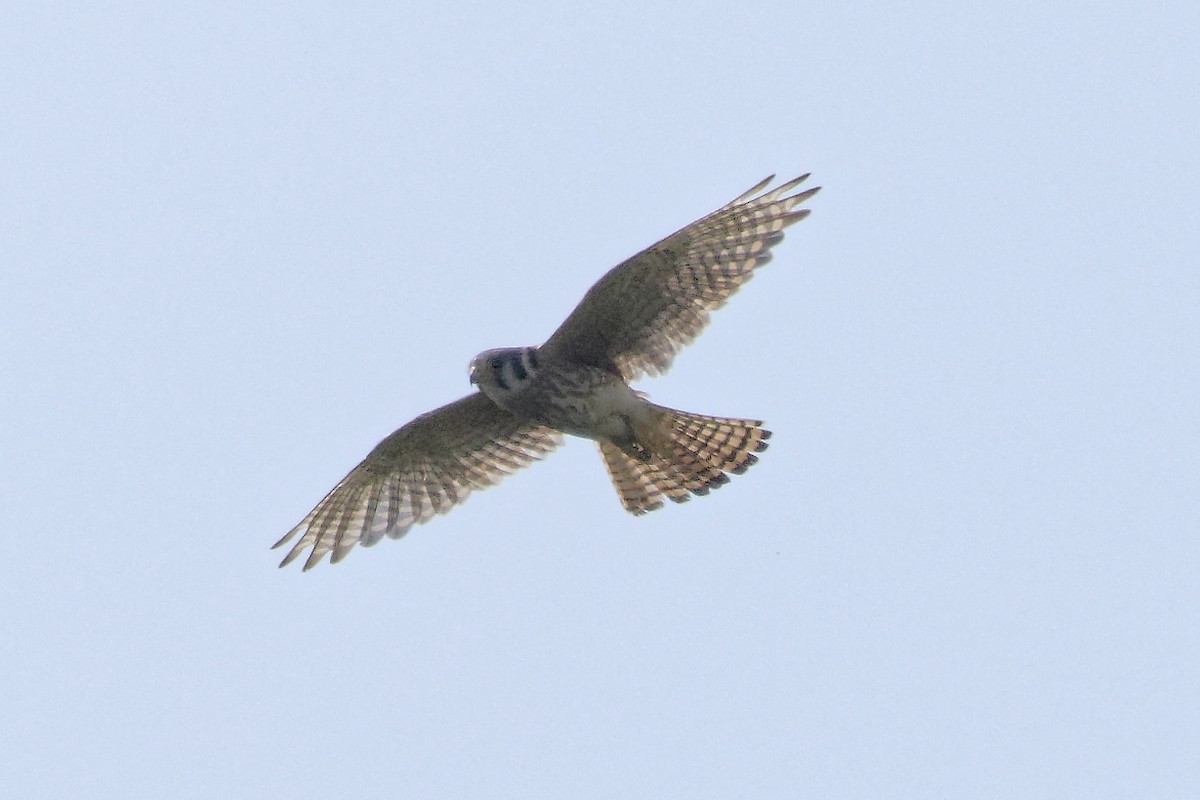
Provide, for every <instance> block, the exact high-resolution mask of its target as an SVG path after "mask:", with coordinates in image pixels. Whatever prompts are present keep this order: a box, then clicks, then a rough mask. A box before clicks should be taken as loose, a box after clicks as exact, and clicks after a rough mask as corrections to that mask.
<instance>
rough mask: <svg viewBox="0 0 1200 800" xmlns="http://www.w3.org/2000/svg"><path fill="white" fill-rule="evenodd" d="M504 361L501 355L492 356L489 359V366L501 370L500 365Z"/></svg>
mask: <svg viewBox="0 0 1200 800" xmlns="http://www.w3.org/2000/svg"><path fill="white" fill-rule="evenodd" d="M503 363H504V361H503V360H502V359H501V358H500V356H492V357H491V358H489V359H488V366H489V367H491V368H492V369H494V370H499V369H500V365H501V364H503Z"/></svg>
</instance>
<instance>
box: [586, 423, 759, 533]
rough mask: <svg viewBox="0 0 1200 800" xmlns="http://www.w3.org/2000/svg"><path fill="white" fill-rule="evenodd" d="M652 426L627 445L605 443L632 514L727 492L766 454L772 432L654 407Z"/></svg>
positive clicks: (603, 451)
mask: <svg viewBox="0 0 1200 800" xmlns="http://www.w3.org/2000/svg"><path fill="white" fill-rule="evenodd" d="M647 405H648V406H649V410H650V413H649V414H648V415H647V417H648V421H647V422H646V423H645V424H643V425H642V426H641V427H640V429H638V430H636V431H635V435H636V441H635V442H633V443H631V444H628V445H618V444H616V443H614V442H601V443H600V453H601V455H602V456H603V457H604V462H605V464H606V465H607V466H608V472H609V475H610V476H611V477H612V481H613V486H615V487H616V490H617V495H618V496H619V497H620V498H621V505H623V506H624V507H625V510H626V511H628V512H630V513H631V514H645V513H646V512H648V511H654V510H655V509H658V508H661V507H662V505H663V498H664V497H665V498H666V499H668V500H671V501H672V502H676V503H682V502H684V501H685V500H688V499H689V498H690V497H691V496H692V495H693V494H695V495H705V494H708V492H709V490H711V489H716V488H719V487H721V486H724V485H725V484H726V483H728V482H729V475H728V474H726V473H732V474H734V475H741V474H742V473H743V472H745V471H746V470H747V469H749V468H750V467H751V466H752V465H753V464H754V463H755V462H757V461H758V456H757V455H755V454H756V453H761V452H762V451H763V450H766V449H767V439H769V438H770V437H771V432H770V431H768V430H766V429H764V428H763V427H762V422H761V421H759V420H749V419H731V418H728V417H709V416H704V415H701V414H689V413H687V412H684V411H675V410H673V409H669V408H663V407H661V406H655V405H650V404H647Z"/></svg>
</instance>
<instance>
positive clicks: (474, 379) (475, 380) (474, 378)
mask: <svg viewBox="0 0 1200 800" xmlns="http://www.w3.org/2000/svg"><path fill="white" fill-rule="evenodd" d="M467 374H468V379H469V380H470V381H471V385H472V386H477V385H478V384H479V373H478V372H476V370H475V365H474V364H472V365H471V369H470V370H469V371H468V373H467Z"/></svg>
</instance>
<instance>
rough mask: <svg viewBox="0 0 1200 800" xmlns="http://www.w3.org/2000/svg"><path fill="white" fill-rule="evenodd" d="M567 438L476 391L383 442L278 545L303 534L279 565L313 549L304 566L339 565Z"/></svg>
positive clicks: (431, 515)
mask: <svg viewBox="0 0 1200 800" xmlns="http://www.w3.org/2000/svg"><path fill="white" fill-rule="evenodd" d="M561 443H562V437H561V435H560V434H559V433H558V432H557V431H554V430H551V429H550V428H546V427H543V426H541V425H538V424H536V423H532V422H528V421H523V420H521V419H519V418H517V417H515V416H513V415H512V414H509V413H508V412H507V411H504V410H503V409H501V408H499V407H498V406H497V405H496V404H495V403H493V402H492V401H491V400H489V399H488V398H487V397H486V396H485V395H483V394H482V393H478V392H477V393H475V394H472V395H468V396H467V397H464V398H462V399H461V400H456V401H454V402H453V403H450V404H449V405H445V406H442V407H441V408H439V409H436V410H435V411H430V412H429V413H428V414H422V415H421V416H419V417H417V418H416V419H414V420H413V421H412V422H410V423H408V424H407V425H405V426H404V427H403V428H401V429H400V430H398V431H396V432H395V433H393V434H392V435H391V436H389V437H387V438H386V439H384V440H383V441H382V442H380V443H379V444H378V445H377V446H376V447H375V449H374V450H372V451H371V453H370V455H368V456H367V457H366V458H365V459H364V460H363V462H362V463H361V464H359V465H358V466H357V467H355V468H354V469H353V470H352V471H351V472H350V474H349V475H347V476H346V477H345V478H343V479H342V481H341V483H339V484H338V485H337V486H335V487H334V489H333V491H332V492H330V493H329V494H327V495H325V499H324V500H322V501H321V502H320V503H318V504H317V507H316V508H314V509H313V510H312V511H310V512H308V515H307V516H306V517H305V518H304V519H302V520H301V521H300V524H299V525H297V526H296V527H294V528H292V529H291V530H290V531H289V532H288V533H287V535H286V536H284V537H283V538H282V539H280V540H279V541H278V542H276V543H275V544H274V547H281V546H282V545H284V544H287V543H288V542H289V541H290V540H291V539H292V538H293V537H295V536H297V535H299V536H300V539H299V541H297V542H296V544H295V545H294V546H293V547H292V549H291V550H289V551H288V554H287V556H286V557H285V558H284V559H283V563H281V564H280V565H279V566H281V567H283V566H287V565H288V564H290V563H291V562H292V561H293V560H294V559H295V558H296V557H298V556H299V555H300V554H301V553H302V552H303V551H304V550H305V549H306V548H308V547H312V552H311V553H310V554H309V556H308V560H307V561H305V562H304V568H305V569H306V570H307V569H311V568H312V567H314V566H316V565H317V564H318V563H319V562H320V561H321V559H322V558H323V557H324V556H325V554H326V553H329V552H331V551H332V553H333V555H332V557H331V558H330V561H331V562H332V563H337V562H338V561H341V560H342V559H343V558H344V557H345V556H346V554H347V553H348V552H350V550H351V549H352V548H353V547H354V545H356V544H362V545H365V546H369V545H373V544H375V543H376V542H378V541H379V540H380V539H382V538H383V537H384V535H385V534H386V535H387V536H390V537H391V538H393V539H398V538H400V537H401V536H403V535H404V534H405V533H407V532H408V529H409V528H411V527H412V526H413V525H415V524H417V523H420V522H425V521H426V520H428V519H430V518H431V517H433V515H434V514H435V513H436V514H445V513H446V512H447V511H449V510H450V509H451V508H453V507H454V506H455V505H457V504H458V503H461V502H463V501H464V500H466V499H467V495H469V494H470V493H471V490H472V489H485V488H487V487H488V486H492V485H494V484H496V483H497V482H498V481H499V480H500V479H501V478H503V477H504V476H505V475H507V474H509V473H510V472H513V471H515V470H517V469H520V468H521V467H524V466H526V465H528V464H530V463H532V462H534V461H536V460H538V459H540V458H542V457H543V456H545V455H546V454H547V453H549V452H550V451H552V450H553V449H554V448H556V447H558V446H559V445H560V444H561Z"/></svg>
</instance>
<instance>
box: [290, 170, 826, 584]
mask: <svg viewBox="0 0 1200 800" xmlns="http://www.w3.org/2000/svg"><path fill="white" fill-rule="evenodd" d="M807 178H808V175H803V176H801V177H799V178H796V179H795V180H791V181H788V182H787V183H784V184H781V185H779V186H778V187H776V188H774V189H772V190H770V191H765V190H766V188H767V186H768V185H769V184H770V183H771V181H772V180H773V179H774V176H771V177H769V178H767V179H766V180H763V181H761V182H760V183H758V184H756V185H755V186H754V187H753V188H751V189H750V190H749V191H747V192H745V193H744V194H742V195H739V196H738V197H737V198H735V199H734V200H732V201H730V202H729V203H727V204H725V205H723V206H721V207H720V208H718V209H717V210H716V211H714V212H712V213H711V214H708V215H706V216H704V217H702V218H700V219H698V220H696V221H695V222H693V223H691V224H690V225H688V226H686V227H684V228H682V229H681V230H679V231H678V232H677V233H673V234H671V235H670V236H668V237H667V238H665V239H663V240H662V241H660V242H659V243H658V244H655V245H653V246H651V247H649V248H647V249H645V250H643V251H642V252H640V253H638V254H637V255H635V256H633V257H632V258H630V259H628V260H627V261H625V262H623V263H621V264H619V265H617V266H616V267H614V268H613V269H612V270H610V271H609V272H608V274H606V275H605V276H604V277H603V278H601V279H600V280H599V282H597V283H596V284H595V285H594V286H593V287H592V288H591V289H589V290H588V292H587V294H586V295H584V297H583V300H582V301H580V303H579V305H578V306H576V308H575V310H574V311H572V312H571V314H570V316H568V317H567V319H566V321H564V322H563V324H562V325H561V326H559V328H558V330H556V331H555V332H554V333H553V334H552V335H551V336H550V338H549V339H547V340H546V342H545V343H544V344H542V345H541V346H540V347H506V348H500V349H496V350H487V351H485V352H483V353H480V354H479V355H478V356H476V357H475V359H474V360H473V361H472V362H471V371H470V376H471V377H470V380H471V383H472V384H474V385H475V386H476V387H478V391H475V392H473V393H471V394H469V395H467V396H466V397H464V398H462V399H461V400H456V401H454V402H453V403H450V404H449V405H445V406H442V407H441V408H438V409H435V410H434V411H430V412H429V413H427V414H422V415H421V416H419V417H417V418H416V419H414V420H413V421H412V422H410V423H408V424H407V425H405V426H404V427H402V428H400V429H399V430H397V431H396V432H395V433H393V434H392V435H391V436H388V437H387V438H386V439H384V440H383V441H382V442H380V443H379V444H378V445H377V446H376V447H375V449H374V450H372V451H371V452H370V454H369V455H368V456H367V457H366V458H365V459H364V460H363V462H362V463H361V464H359V465H358V466H357V467H355V468H354V469H353V470H351V471H350V474H349V475H347V476H346V477H345V478H343V479H342V481H341V482H340V483H339V484H338V485H337V486H335V487H334V488H333V491H331V492H330V493H329V494H327V495H325V498H324V499H323V500H321V502H320V503H318V504H317V506H316V508H314V509H313V510H312V511H310V512H308V514H307V515H306V516H305V517H304V519H302V520H301V521H300V523H299V524H298V525H296V527H294V528H292V529H291V530H290V531H288V533H287V534H286V535H285V536H284V537H283V538H282V539H280V540H279V541H278V542H276V543H275V545H274V547H282V546H283V545H286V544H288V543H289V542H291V541H292V540H293V539H296V541H295V544H293V545H292V548H291V549H290V550H289V551H288V553H287V556H286V557H285V558H284V559H283V562H282V563H281V564H280V565H279V566H281V567H283V566H287V565H288V564H289V563H291V562H292V561H293V560H295V559H296V558H298V557H299V556H300V555H302V554H303V553H304V551H305V550H310V548H311V550H310V552H309V554H308V558H307V559H306V560H305V562H304V569H306V570H307V569H311V568H312V567H314V566H316V565H317V564H318V563H320V561H321V559H322V558H324V556H325V555H326V554H327V553H329V554H331V555H330V561H331V562H332V563H336V562H338V561H340V560H341V559H343V558H344V557H345V556H346V554H347V553H349V552H350V551H351V550H352V549H354V546H355V545H359V544H361V545H364V546H370V545H373V544H375V543H376V542H378V541H379V540H380V539H382V538H383V537H384V536H388V537H390V538H393V539H398V538H399V537H401V536H403V535H404V534H405V533H407V532H408V530H409V528H411V527H412V526H413V525H415V524H417V523H420V522H426V521H428V520H429V519H430V518H432V517H433V515H434V514H444V513H446V512H447V511H449V510H450V509H451V508H453V507H454V506H455V505H457V504H458V503H461V502H463V501H464V500H466V498H467V495H469V494H470V493H471V491H472V490H473V489H484V488H486V487H488V486H492V485H494V484H495V483H497V482H498V481H499V480H500V479H501V478H503V477H504V476H505V475H508V474H509V473H511V472H513V471H515V470H517V469H519V468H521V467H524V466H526V465H528V464H530V463H532V462H533V461H536V460H539V459H541V458H542V457H544V456H545V455H547V454H548V453H549V452H550V451H552V450H554V448H556V447H558V446H559V445H560V444H561V443H562V434H564V433H569V434H572V435H574V436H581V437H583V438H585V439H592V440H593V441H595V442H596V444H597V446H598V447H599V448H600V454H601V456H602V457H603V458H604V463H605V465H606V466H607V467H608V472H609V475H610V476H611V477H612V482H613V485H614V486H615V487H616V490H617V495H618V496H619V497H620V499H621V504H622V505H623V506H624V507H625V510H626V511H629V512H630V513H632V514H644V513H646V512H647V511H653V510H655V509H657V508H661V507H662V505H663V499H664V498H666V499H667V500H671V501H672V502H675V503H681V502H683V501H685V500H687V499H688V498H690V497H691V496H692V495H704V494H707V493H708V492H709V490H710V489H715V488H717V487H719V486H721V485H723V484H725V483H728V482H729V473H732V474H735V475H740V474H741V473H743V472H745V471H746V469H747V468H749V467H750V466H751V465H752V464H754V463H755V462H756V461H758V456H757V455H755V454H756V453H760V452H762V451H763V450H765V449H766V447H767V439H768V438H769V437H770V436H771V432H770V431H768V430H766V429H764V428H763V427H762V422H761V421H759V420H749V419H729V418H725V417H710V416H704V415H701V414H692V413H688V412H685V411H676V410H675V409H670V408H665V407H663V406H658V405H655V404H654V403H651V402H649V401H648V400H646V399H645V398H644V397H643V396H642V395H641V394H640V393H638V392H635V391H634V390H633V389H631V388H630V386H629V383H630V382H631V381H634V380H636V379H637V378H639V377H642V376H643V375H659V374H662V373H664V372H666V371H667V369H668V368H669V367H670V366H671V361H672V359H674V357H675V354H676V353H677V352H679V350H680V349H681V348H682V347H683V346H684V345H686V344H688V343H689V342H691V341H692V340H693V339H695V338H696V336H697V335H699V334H700V332H701V331H702V330H703V329H704V326H705V325H706V324H707V323H708V316H709V312H710V311H712V310H714V309H716V308H719V307H720V306H721V305H723V304H724V303H725V301H726V300H728V299H729V297H730V296H731V295H732V294H733V293H734V292H736V291H737V289H738V287H740V286H741V285H742V284H743V283H745V282H746V281H748V280H749V279H750V278H751V277H752V276H753V275H754V270H755V269H756V268H757V267H761V266H762V265H763V264H765V263H767V262H768V261H769V260H770V259H771V248H772V247H774V246H775V245H776V244H778V243H779V242H780V240H782V239H783V229H784V228H786V227H787V226H788V225H791V224H792V223H794V222H798V221H799V220H802V219H804V218H805V217H806V216H808V213H809V212H808V209H806V208H797V206H799V205H800V204H801V203H803V202H804V201H806V200H808V199H809V198H810V197H812V196H813V195H814V194H816V192H817V189H819V188H820V187H815V188H812V189H807V190H804V191H796V188H797V187H798V186H800V184H801V183H803V182H804V181H805V180H806V179H807ZM296 537H299V538H298V539H297V538H296Z"/></svg>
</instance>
